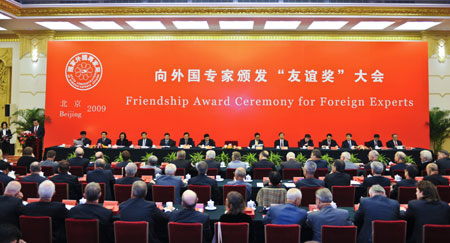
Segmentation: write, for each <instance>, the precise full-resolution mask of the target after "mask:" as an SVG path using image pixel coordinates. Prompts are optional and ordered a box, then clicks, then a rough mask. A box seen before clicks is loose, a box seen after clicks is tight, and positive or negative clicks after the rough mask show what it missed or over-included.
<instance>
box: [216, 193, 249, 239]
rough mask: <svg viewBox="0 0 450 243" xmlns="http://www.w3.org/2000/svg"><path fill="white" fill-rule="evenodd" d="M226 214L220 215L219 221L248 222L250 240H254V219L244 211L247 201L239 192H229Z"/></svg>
mask: <svg viewBox="0 0 450 243" xmlns="http://www.w3.org/2000/svg"><path fill="white" fill-rule="evenodd" d="M225 207H226V211H225V214H222V216H220V219H219V222H223V223H248V231H249V242H250V243H251V242H254V240H255V232H254V230H255V229H254V226H253V220H252V218H251V217H250V216H248V215H247V214H245V213H244V210H245V202H244V198H243V197H242V195H241V194H240V193H239V192H235V191H232V192H229V193H228V195H227V199H226V201H225Z"/></svg>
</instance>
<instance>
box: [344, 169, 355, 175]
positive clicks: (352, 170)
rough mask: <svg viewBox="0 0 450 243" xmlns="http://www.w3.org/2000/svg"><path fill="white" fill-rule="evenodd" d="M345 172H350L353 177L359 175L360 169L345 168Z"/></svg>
mask: <svg viewBox="0 0 450 243" xmlns="http://www.w3.org/2000/svg"><path fill="white" fill-rule="evenodd" d="M344 172H345V173H347V174H349V175H350V176H352V177H353V176H357V175H358V170H357V169H346V170H344Z"/></svg>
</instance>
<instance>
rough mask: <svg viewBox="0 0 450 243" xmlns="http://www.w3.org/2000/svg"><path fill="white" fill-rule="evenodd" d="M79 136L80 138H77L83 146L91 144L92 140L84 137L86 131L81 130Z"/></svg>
mask: <svg viewBox="0 0 450 243" xmlns="http://www.w3.org/2000/svg"><path fill="white" fill-rule="evenodd" d="M80 136H81V138H79V139H78V140H79V141H81V142H83V146H86V145H92V141H91V140H90V139H89V138H87V137H86V131H81V132H80Z"/></svg>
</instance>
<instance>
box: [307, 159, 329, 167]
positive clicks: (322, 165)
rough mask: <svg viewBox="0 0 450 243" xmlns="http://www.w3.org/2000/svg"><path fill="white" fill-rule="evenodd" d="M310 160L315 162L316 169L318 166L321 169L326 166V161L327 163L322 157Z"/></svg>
mask: <svg viewBox="0 0 450 243" xmlns="http://www.w3.org/2000/svg"><path fill="white" fill-rule="evenodd" d="M310 161H313V162H314V163H316V165H317V169H320V168H322V169H325V168H328V163H327V162H326V161H325V160H323V159H319V160H310Z"/></svg>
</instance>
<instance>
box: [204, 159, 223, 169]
mask: <svg viewBox="0 0 450 243" xmlns="http://www.w3.org/2000/svg"><path fill="white" fill-rule="evenodd" d="M205 162H206V163H207V164H208V169H210V168H214V169H219V172H220V163H219V162H217V161H216V160H214V159H208V160H205Z"/></svg>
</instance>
